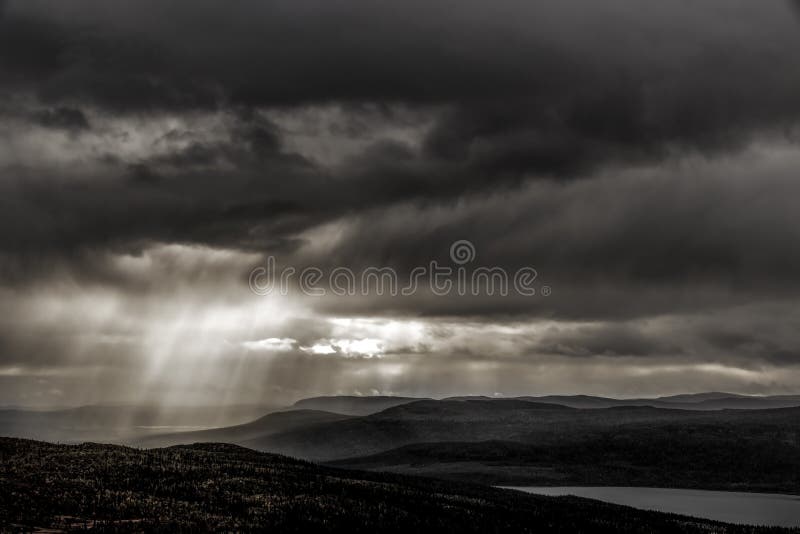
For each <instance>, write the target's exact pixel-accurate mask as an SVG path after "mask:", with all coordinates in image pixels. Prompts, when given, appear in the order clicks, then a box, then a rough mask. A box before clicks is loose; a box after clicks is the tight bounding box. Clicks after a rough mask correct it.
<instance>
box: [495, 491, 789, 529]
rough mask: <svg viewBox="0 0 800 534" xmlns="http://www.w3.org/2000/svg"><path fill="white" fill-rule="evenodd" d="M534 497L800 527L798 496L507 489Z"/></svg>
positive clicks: (695, 492)
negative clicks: (575, 498) (572, 498)
mask: <svg viewBox="0 0 800 534" xmlns="http://www.w3.org/2000/svg"><path fill="white" fill-rule="evenodd" d="M506 489H514V490H519V491H524V492H527V493H535V494H537V495H550V496H561V495H576V496H578V497H585V498H587V499H597V500H599V501H605V502H610V503H614V504H622V505H625V506H632V507H634V508H641V509H643V510H656V511H659V512H671V513H675V514H683V515H690V516H694V517H702V518H705V519H713V520H716V521H724V522H726V523H739V524H750V525H771V526H783V527H800V496H797V495H781V494H777V493H740V492H733V491H705V490H693V489H666V488H624V487H567V486H560V487H508V486H506Z"/></svg>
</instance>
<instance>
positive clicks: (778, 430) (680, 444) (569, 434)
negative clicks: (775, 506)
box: [331, 408, 800, 495]
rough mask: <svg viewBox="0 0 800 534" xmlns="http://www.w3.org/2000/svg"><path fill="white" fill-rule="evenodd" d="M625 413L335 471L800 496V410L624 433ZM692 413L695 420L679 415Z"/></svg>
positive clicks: (657, 424) (660, 423)
mask: <svg viewBox="0 0 800 534" xmlns="http://www.w3.org/2000/svg"><path fill="white" fill-rule="evenodd" d="M620 410H627V408H613V409H609V410H584V412H591V413H595V414H597V415H601V414H602V415H601V417H603V418H606V421H607V423H608V424H596V425H591V424H585V425H583V426H572V427H566V428H564V429H562V430H560V431H556V432H554V433H553V434H552V435H541V434H540V435H538V436H537V435H536V434H535V433H532V434H530V435H528V436H527V437H526V436H524V435H520V436H519V438H518V440H516V441H513V440H505V441H504V440H490V441H462V442H454V441H440V442H429V443H414V444H409V445H405V446H402V447H398V448H396V449H392V450H389V451H383V452H380V453H377V454H373V455H368V456H364V457H360V458H350V459H344V460H339V461H335V462H331V465H336V466H342V467H348V468H354V469H375V470H380V471H391V472H398V473H407V474H414V475H424V476H432V477H439V478H449V479H453V480H468V481H473V482H482V483H485V484H493V485H510V486H527V485H530V486H550V485H566V486H587V485H588V486H593V485H607V486H646V487H678V488H701V489H719V490H730V491H759V492H768V493H769V492H777V493H792V494H797V495H800V409H798V408H791V409H779V410H764V411H738V410H737V411H726V412H710V413H709V412H701V414H703V415H702V416H699V417H676V418H672V419H662V420H653V421H649V422H648V421H638V422H635V421H631V422H628V423H620V424H617V423H615V422H614V421H613V419H611V418H610V417H609V416H610V415H611V414H616V413H619V411H620ZM677 413H678V414H686V413H692V412H680V411H677Z"/></svg>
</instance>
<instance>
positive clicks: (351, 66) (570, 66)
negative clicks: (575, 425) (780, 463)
mask: <svg viewBox="0 0 800 534" xmlns="http://www.w3.org/2000/svg"><path fill="white" fill-rule="evenodd" d="M796 9H797V7H796V3H792V2H784V1H778V0H770V1H764V2H758V3H754V2H752V1H748V0H714V1H709V2H703V3H702V4H699V5H697V4H696V3H691V2H684V1H678V2H668V3H665V2H658V1H655V0H645V1H642V0H611V1H606V2H602V3H600V2H591V1H588V0H566V1H565V0H560V1H558V2H556V1H546V2H536V3H530V2H522V1H517V0H501V1H499V2H493V3H491V4H488V3H485V2H474V1H471V0H470V1H467V2H463V1H460V2H450V1H445V0H441V1H435V2H430V1H427V2H421V1H416V0H413V1H410V2H403V3H402V4H397V3H388V2H374V1H371V2H367V1H361V0H347V1H345V2H323V1H313V0H299V1H297V0H295V1H291V2H289V1H285V2H284V1H274V2H260V3H253V2H238V1H237V2H230V3H226V4H225V5H224V6H221V5H220V4H219V3H217V2H210V1H208V2H207V1H199V2H191V3H189V2H169V3H164V2H149V1H147V2H142V1H137V2H133V1H131V2H117V3H115V4H114V5H113V6H110V5H109V4H108V3H106V2H101V1H84V0H81V1H78V2H69V3H56V4H54V3H52V2H39V1H36V0H25V1H21V0H20V1H16V0H5V1H3V2H0V97H1V98H2V104H0V275H1V277H0V291H1V292H2V295H3V302H2V308H3V310H4V311H5V312H6V313H4V314H3V317H4V318H3V319H2V320H0V379H2V381H3V382H4V383H6V384H8V387H4V388H3V390H4V391H7V392H9V393H7V394H5V397H0V402H3V403H17V402H22V403H27V402H30V403H36V402H43V403H44V402H50V403H59V402H64V403H74V402H79V401H93V402H94V401H97V402H100V401H107V400H113V399H114V397H115V395H118V396H121V397H126V398H133V397H136V396H137V395H138V394H137V393H136V391H135V390H136V389H137V388H138V390H139V391H140V392H141V391H147V392H148V393H147V394H148V395H150V394H151V393H152V391H161V392H163V391H165V390H167V389H170V390H173V391H180V393H175V395H174V398H172V397H170V398H168V397H169V395H166V394H164V398H165V401H175V402H178V401H180V400H181V399H192V400H193V401H194V400H196V398H198V397H202V394H200V393H198V392H197V391H195V389H194V388H195V387H199V386H197V385H198V384H206V385H205V386H203V387H209V388H212V389H213V390H214V391H217V394H219V395H222V396H223V397H225V399H227V400H228V401H230V402H239V401H244V400H247V399H252V398H256V397H257V398H262V397H263V396H264V395H266V396H270V395H276V396H277V397H279V398H286V399H289V398H295V397H297V396H302V395H304V394H307V393H330V392H349V391H354V390H358V391H359V392H370V391H373V390H375V391H384V392H386V391H392V392H398V393H419V394H426V395H436V394H437V393H439V392H445V390H446V391H447V392H449V393H456V392H462V393H468V392H474V393H486V392H488V393H493V392H495V391H506V390H508V391H511V390H514V391H519V392H524V391H523V390H525V389H526V383H527V384H528V389H530V390H531V391H529V392H531V393H533V392H536V391H539V390H541V389H542V388H544V387H548V388H549V389H550V391H548V392H554V393H555V392H558V391H564V392H570V391H590V390H591V391H594V392H603V393H615V392H618V393H626V392H630V393H631V394H641V393H661V392H672V391H677V390H680V389H686V388H700V389H705V388H714V389H723V388H728V389H737V390H740V391H756V392H767V391H789V390H792V389H793V387H794V386H795V385H796V381H794V379H795V378H796V376H797V366H798V364H800V356H798V355H799V354H800V352H798V349H800V337H798V336H796V334H794V332H796V328H795V326H796V324H795V323H796V314H795V313H794V312H793V309H794V307H795V304H796V303H797V298H798V289H799V288H798V284H797V275H796V273H797V272H800V256H799V255H798V252H797V251H798V250H800V242H799V241H800V231H799V230H798V228H800V224H798V223H800V217H798V215H797V213H798V211H797V209H796V205H795V204H796V203H795V199H796V198H797V196H798V194H800V183H799V182H798V180H797V177H796V169H797V168H798V164H800V152H798V150H797V140H798V135H800V130H798V118H800V100H798V98H797V95H798V94H800V24H799V23H798V19H797V17H796ZM459 239H467V240H469V241H470V242H472V243H473V244H474V245H475V247H476V250H477V256H476V258H475V260H474V261H473V262H471V263H470V265H469V267H479V266H496V267H501V268H504V269H508V270H510V271H513V270H515V269H518V268H520V267H525V266H529V267H533V268H535V269H536V270H537V272H538V279H537V280H538V283H540V284H547V285H548V286H549V287H551V288H552V290H553V293H552V295H550V296H548V297H543V296H541V295H539V296H537V297H535V298H529V297H523V296H520V295H511V296H508V297H503V298H500V297H497V296H495V297H490V296H486V295H481V296H476V297H460V296H457V295H455V296H450V297H437V296H435V295H431V294H430V293H426V292H424V291H421V292H419V293H417V294H415V295H411V296H407V297H402V298H391V297H388V296H385V295H384V296H380V295H375V294H370V295H361V296H352V297H338V296H335V295H334V296H332V295H330V294H329V295H328V296H326V297H324V298H309V297H306V296H304V295H302V294H297V291H294V292H293V293H292V294H290V295H288V296H284V297H280V298H279V297H274V296H272V297H259V296H257V295H254V294H253V293H252V292H250V291H249V290H248V287H247V280H248V273H249V272H250V271H251V270H252V269H253V268H254V267H256V266H258V265H261V264H263V262H264V261H265V258H266V256H268V255H272V256H274V257H276V258H278V261H279V263H280V265H282V266H294V267H296V268H297V269H298V270H301V269H302V268H303V267H307V266H315V267H318V268H320V269H324V270H326V271H330V270H332V269H334V268H336V267H348V268H351V269H354V270H359V269H364V268H366V267H369V266H376V267H391V268H393V269H395V270H396V271H397V272H398V273H400V274H401V275H403V276H408V275H409V274H410V273H411V272H412V271H413V269H414V268H415V267H417V266H421V265H427V264H428V263H429V262H430V261H434V260H435V261H438V262H441V263H447V262H449V261H450V258H449V247H450V245H451V243H453V242H455V241H457V240H459ZM295 289H296V288H295ZM354 320H360V321H367V323H364V324H361V323H353V322H350V323H346V324H348V325H349V327H348V328H349V331H348V329H347V328H344V329H343V328H342V327H341V324H343V323H342V321H345V322H346V321H354ZM337 321H338V322H337ZM369 321H377V323H375V324H372V323H369ZM365 324H367V325H369V324H372V326H371V327H369V328H368V327H366V326H364V325H365ZM380 325H382V326H380ZM387 325H389V326H387ZM392 325H395V326H396V327H397V328H399V329H400V331H401V332H403V336H410V337H411V341H409V342H408V343H399V342H398V340H397V339H396V335H397V334H396V332H395V331H394V330H393V328H395V326H392ZM403 325H405V326H403ZM408 325H415V326H413V327H411V326H408ZM406 327H408V328H411V330H409V331H406V330H403V328H406ZM359 329H360V331H358V332H356V330H359ZM412 331H413V333H412ZM393 336H394V337H393ZM199 340H201V341H199ZM479 340H481V341H480V342H479ZM314 347H317V349H318V350H315V349H314ZM367 356H369V358H368V357H367ZM187 362H195V363H192V364H189V363H187ZM198 362H203V363H202V364H200V363H198ZM268 362H269V363H268ZM185 365H192V366H195V367H196V366H200V365H202V366H204V369H205V370H204V371H198V372H197V373H190V374H188V375H182V376H183V378H181V379H180V380H179V379H178V378H176V377H175V376H173V375H174V373H176V372H177V371H175V369H177V368H179V367H181V366H185ZM698 369H700V371H698ZM537 373H538V374H537ZM648 373H650V374H648ZM692 373H699V375H698V376H700V377H702V379H698V380H696V381H691V382H687V380H690V378H691V374H692ZM781 373H783V374H782V375H781ZM215 376H216V377H219V378H220V380H218V381H217V382H216V383H215V382H214V377H215ZM536 376H539V377H542V376H546V377H548V381H546V382H543V381H541V380H539V379H537V378H536ZM644 376H647V377H649V378H648V379H647V380H643V379H642V378H641V377H644ZM781 376H783V377H787V378H780V377H781ZM86 377H90V379H91V380H92V381H93V383H95V382H96V384H97V385H96V386H95V388H94V389H93V390H91V395H89V397H86V398H84V396H85V394H86V391H85V388H81V387H79V385H78V384H79V383H80V381H81V379H86ZM253 377H260V379H261V382H260V383H262V384H263V385H264V387H263V389H259V386H258V384H259V382H258V380H257V379H256V378H253ZM520 377H524V378H520ZM637 377H638V378H637ZM248 380H252V383H251V384H246V382H247V381H248ZM526 381H527V382H526ZM212 383H213V387H212V386H210V385H209V384H212ZM452 383H456V384H458V385H457V386H451V385H449V384H452ZM120 384H130V388H131V391H124V392H121V390H120V389H119V386H120ZM170 384H171V386H170ZM448 388H450V389H448ZM201 389H202V388H201ZM453 389H458V390H459V391H454V390H453ZM151 390H152V391H151ZM533 390H536V391H533ZM219 392H222V393H219ZM23 394H25V395H29V396H30V397H29V398H25V399H23V398H22V397H21V395H23ZM37 395H39V396H38V397H37ZM82 395H84V396H82ZM37 399H38V400H37Z"/></svg>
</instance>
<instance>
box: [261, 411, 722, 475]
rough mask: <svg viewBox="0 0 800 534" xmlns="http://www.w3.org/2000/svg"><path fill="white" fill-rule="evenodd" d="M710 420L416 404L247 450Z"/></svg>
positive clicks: (354, 452) (356, 451)
mask: <svg viewBox="0 0 800 534" xmlns="http://www.w3.org/2000/svg"><path fill="white" fill-rule="evenodd" d="M693 417H694V418H698V417H700V418H702V417H708V413H707V412H690V411H684V410H665V409H660V408H652V407H618V408H610V409H606V410H602V411H599V412H598V411H597V410H579V409H574V408H569V407H566V406H562V405H558V404H545V403H535V402H530V401H525V400H519V399H506V400H466V401H436V400H427V401H416V402H412V403H407V404H402V405H399V406H395V407H393V408H389V409H387V410H384V411H382V412H378V413H374V414H371V415H367V416H363V417H356V418H352V419H348V420H344V421H338V422H333V423H323V424H320V425H316V426H315V427H314V428H313V429H302V428H301V429H298V430H294V431H289V432H284V433H280V434H274V435H271V436H267V437H266V438H265V439H261V440H254V441H251V442H248V443H247V446H249V447H252V448H255V449H258V450H263V451H270V452H277V453H281V454H288V455H290V456H296V457H300V458H306V459H310V460H315V461H324V460H333V459H339V458H346V457H351V456H361V455H365V454H374V453H377V452H380V451H385V450H389V449H393V448H396V447H399V446H403V445H408V444H411V443H420V442H436V441H486V440H508V441H526V442H530V441H534V440H536V441H543V440H544V441H547V442H549V443H557V442H558V440H560V439H562V438H563V437H564V436H568V435H572V434H573V433H576V432H583V431H586V430H587V429H589V428H596V427H609V426H613V425H619V424H624V423H633V422H641V423H653V422H658V421H670V420H676V419H677V420H684V419H688V418H693Z"/></svg>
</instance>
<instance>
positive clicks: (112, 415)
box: [0, 404, 278, 443]
mask: <svg viewBox="0 0 800 534" xmlns="http://www.w3.org/2000/svg"><path fill="white" fill-rule="evenodd" d="M276 409H278V406H269V405H263V404H252V405H234V406H171V407H165V406H154V405H108V406H105V405H96V406H81V407H77V408H66V409H62V410H31V409H6V410H0V436H11V437H20V438H29V439H40V440H47V441H58V442H63V443H80V442H82V441H101V442H122V441H126V440H130V439H134V438H135V437H139V436H142V435H145V434H154V433H159V434H163V433H165V432H168V431H170V430H173V431H175V430H179V429H186V430H192V429H197V428H212V427H220V426H228V425H234V424H240V423H245V422H247V421H252V420H253V419H255V418H257V417H260V416H262V415H264V414H265V413H269V412H272V411H275V410H276Z"/></svg>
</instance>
